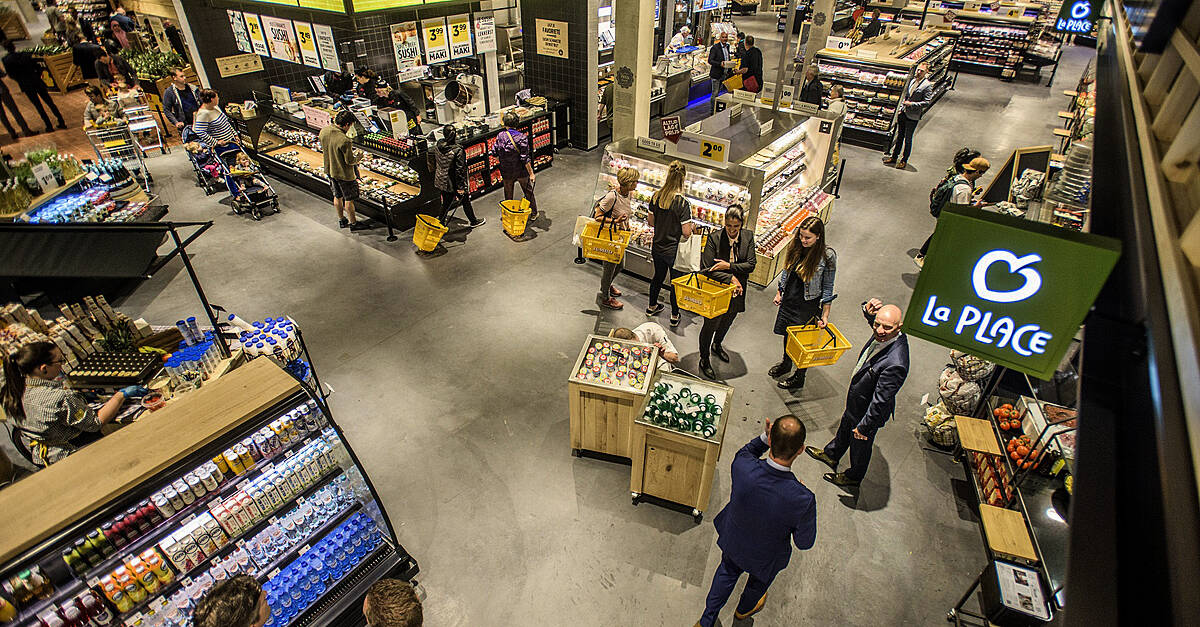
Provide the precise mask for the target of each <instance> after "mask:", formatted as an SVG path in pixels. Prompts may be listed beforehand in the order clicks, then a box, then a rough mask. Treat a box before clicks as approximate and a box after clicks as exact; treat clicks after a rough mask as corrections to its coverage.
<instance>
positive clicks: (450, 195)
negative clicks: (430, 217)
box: [439, 192, 478, 226]
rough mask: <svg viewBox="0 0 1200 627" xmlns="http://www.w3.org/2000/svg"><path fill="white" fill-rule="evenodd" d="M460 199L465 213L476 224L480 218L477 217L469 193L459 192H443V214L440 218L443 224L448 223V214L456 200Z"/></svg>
mask: <svg viewBox="0 0 1200 627" xmlns="http://www.w3.org/2000/svg"><path fill="white" fill-rule="evenodd" d="M455 199H458V200H459V201H460V202H462V206H463V213H465V214H467V220H470V221H471V224H475V223H476V222H478V220H476V219H475V211H474V210H473V209H471V197H470V195H469V194H460V193H458V192H442V215H441V217H440V218H439V220H441V222H442V226H445V225H446V216H448V215H450V207H452V206H453V205H454V200H455Z"/></svg>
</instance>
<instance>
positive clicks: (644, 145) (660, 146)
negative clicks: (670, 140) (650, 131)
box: [637, 137, 667, 153]
mask: <svg viewBox="0 0 1200 627" xmlns="http://www.w3.org/2000/svg"><path fill="white" fill-rule="evenodd" d="M637 147H638V148H641V149H642V150H649V151H652V152H657V153H663V152H666V150H667V142H665V141H663V140H661V139H651V138H649V137H638V138H637Z"/></svg>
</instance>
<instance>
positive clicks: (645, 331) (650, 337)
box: [612, 322, 679, 372]
mask: <svg viewBox="0 0 1200 627" xmlns="http://www.w3.org/2000/svg"><path fill="white" fill-rule="evenodd" d="M612 336H613V337H614V338H616V339H618V340H634V341H636V342H641V343H642V344H653V345H654V346H657V347H658V368H659V370H666V371H667V372H670V371H671V366H673V365H676V364H678V363H679V351H678V350H676V349H675V344H674V343H672V342H671V338H670V337H668V336H667V330H666V329H664V328H663V327H662V325H661V324H659V323H657V322H643V323H642V324H639V325H638V326H637V327H635V328H633V329H627V328H625V327H621V328H619V329H614V330H613V335H612Z"/></svg>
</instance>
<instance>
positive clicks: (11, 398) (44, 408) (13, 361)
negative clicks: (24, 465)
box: [0, 342, 150, 467]
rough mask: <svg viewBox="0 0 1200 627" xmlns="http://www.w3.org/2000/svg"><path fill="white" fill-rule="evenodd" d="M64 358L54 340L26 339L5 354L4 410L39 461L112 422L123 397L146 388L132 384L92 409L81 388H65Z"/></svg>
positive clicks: (53, 458) (69, 449) (55, 457)
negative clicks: (63, 380)
mask: <svg viewBox="0 0 1200 627" xmlns="http://www.w3.org/2000/svg"><path fill="white" fill-rule="evenodd" d="M64 361H65V359H64V358H63V353H62V351H61V350H59V348H58V346H55V344H54V343H53V342H32V343H30V344H26V345H25V346H22V347H21V348H20V349H19V350H17V352H16V353H15V354H13V355H10V356H8V357H7V358H5V360H4V387H3V390H2V393H0V396H2V397H3V402H4V411H5V413H6V414H7V415H8V416H9V417H10V418H12V419H14V421H15V422H16V425H17V432H18V433H19V434H20V444H22V445H23V446H25V447H26V448H28V449H29V451H30V453H31V456H32V458H33V463H35V464H37V465H38V466H43V467H45V466H49V465H50V464H53V463H54V462H57V461H59V460H61V459H63V458H64V457H66V456H67V455H70V454H71V453H73V452H74V451H75V450H76V449H78V448H79V447H80V446H82V445H84V444H88V443H90V442H92V441H95V440H96V439H98V437H99V431H100V426H101V425H105V424H108V423H110V422H112V421H113V419H114V418H116V417H117V415H118V414H120V413H121V406H122V405H124V404H125V401H126V400H127V399H130V398H140V397H142V396H145V395H146V394H147V393H149V392H150V390H147V389H146V388H144V387H142V386H140V385H131V386H129V387H127V388H124V389H122V390H121V391H119V392H117V393H116V394H113V396H112V398H110V399H108V402H106V403H104V405H103V406H102V407H100V409H98V410H96V409H92V408H91V406H89V405H88V403H87V400H86V399H84V397H83V395H82V394H80V393H79V392H76V391H74V390H68V389H65V388H63V384H62V379H61V377H62V371H63V362H64Z"/></svg>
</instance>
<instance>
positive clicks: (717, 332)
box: [700, 205, 758, 379]
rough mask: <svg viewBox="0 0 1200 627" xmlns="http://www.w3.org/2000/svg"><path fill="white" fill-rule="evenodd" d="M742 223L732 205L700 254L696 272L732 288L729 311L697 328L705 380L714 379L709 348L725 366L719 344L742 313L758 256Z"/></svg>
mask: <svg viewBox="0 0 1200 627" xmlns="http://www.w3.org/2000/svg"><path fill="white" fill-rule="evenodd" d="M744 224H745V215H744V213H743V210H742V207H741V206H740V205H733V206H732V207H730V208H729V209H728V210H726V212H725V228H723V229H721V231H720V232H719V233H713V234H712V235H710V236H709V238H708V242H707V243H706V244H705V245H704V250H703V251H702V252H701V253H700V269H701V270H704V271H705V273H706V274H707V275H708V277H709V278H710V279H713V280H714V281H720V282H721V283H729V284H732V285H733V298H731V299H730V300H729V309H728V310H727V311H726V312H725V313H723V314H721V315H719V316H717V317H715V318H705V320H704V326H703V327H701V329H700V373H701V374H703V375H704V376H705V377H708V378H709V379H716V378H717V373H716V372H715V371H714V370H713V367H712V364H711V363H709V359H708V355H709V349H710V347H711V349H712V353H713V354H715V355H716V356H717V359H720V360H721V361H723V362H725V363H729V354H728V353H726V352H725V349H724V348H721V342H723V341H725V334H726V333H729V327H730V326H732V325H733V319H734V318H736V317H737V315H738V314H739V313H741V312H743V311H746V284H747V283H748V282H749V280H750V274H751V273H752V272H754V266H755V265H757V263H758V255H756V254H755V252H754V233H753V232H752V231H750V229H744V228H742V226H743V225H744Z"/></svg>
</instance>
